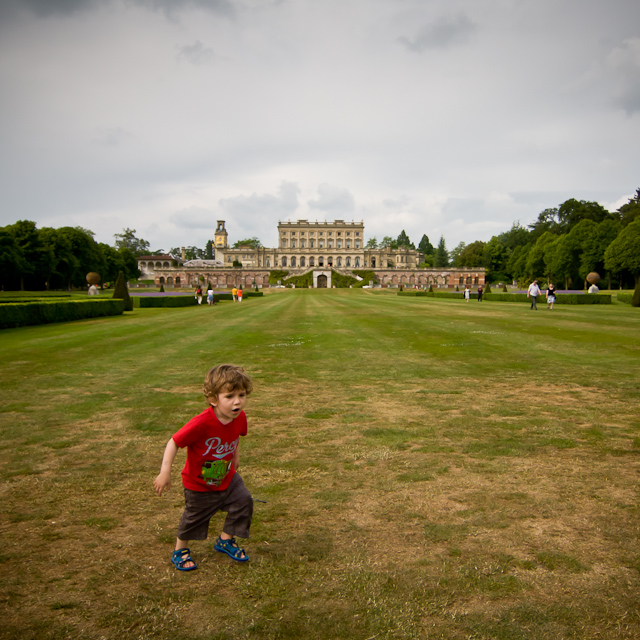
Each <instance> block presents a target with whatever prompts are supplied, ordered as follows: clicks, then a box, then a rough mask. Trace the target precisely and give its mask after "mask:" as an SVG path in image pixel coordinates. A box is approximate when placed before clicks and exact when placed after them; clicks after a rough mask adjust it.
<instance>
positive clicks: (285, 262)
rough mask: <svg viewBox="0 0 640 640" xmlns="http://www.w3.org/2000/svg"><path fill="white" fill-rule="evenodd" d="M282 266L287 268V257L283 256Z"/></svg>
mask: <svg viewBox="0 0 640 640" xmlns="http://www.w3.org/2000/svg"><path fill="white" fill-rule="evenodd" d="M282 266H283V267H286V266H287V256H282Z"/></svg>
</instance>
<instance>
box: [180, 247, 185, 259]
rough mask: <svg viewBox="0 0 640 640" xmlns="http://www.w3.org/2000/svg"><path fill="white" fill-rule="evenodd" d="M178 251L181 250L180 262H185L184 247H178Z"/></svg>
mask: <svg viewBox="0 0 640 640" xmlns="http://www.w3.org/2000/svg"><path fill="white" fill-rule="evenodd" d="M180 251H181V252H182V262H185V259H186V256H185V254H184V247H180Z"/></svg>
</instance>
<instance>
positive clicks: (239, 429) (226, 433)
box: [173, 407, 247, 491]
mask: <svg viewBox="0 0 640 640" xmlns="http://www.w3.org/2000/svg"><path fill="white" fill-rule="evenodd" d="M246 435H247V416H246V415H245V414H244V411H241V412H240V415H239V416H238V417H237V418H235V419H234V420H232V421H231V422H230V423H229V424H222V423H221V422H220V420H218V418H217V417H216V414H215V413H214V411H213V407H209V408H208V409H206V410H205V411H203V412H202V413H201V414H200V415H197V416H195V418H191V420H189V422H187V424H185V425H184V427H182V429H180V431H178V432H177V433H176V434H175V435H174V436H173V441H174V442H175V443H176V445H178V447H179V448H180V449H182V448H183V447H187V462H186V464H185V465H184V469H183V470H182V484H183V485H184V486H185V488H186V489H191V490H193V491H223V490H224V489H226V488H227V487H228V486H229V483H230V482H231V478H233V474H234V473H235V472H236V470H235V468H234V466H233V464H231V460H232V458H233V453H234V451H235V450H236V449H237V448H238V444H239V443H240V436H246Z"/></svg>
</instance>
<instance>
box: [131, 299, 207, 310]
mask: <svg viewBox="0 0 640 640" xmlns="http://www.w3.org/2000/svg"><path fill="white" fill-rule="evenodd" d="M131 298H132V299H133V306H134V307H139V308H141V309H149V308H158V307H164V308H166V307H172V308H175V307H193V306H195V305H197V304H198V301H197V300H196V298H195V296H131Z"/></svg>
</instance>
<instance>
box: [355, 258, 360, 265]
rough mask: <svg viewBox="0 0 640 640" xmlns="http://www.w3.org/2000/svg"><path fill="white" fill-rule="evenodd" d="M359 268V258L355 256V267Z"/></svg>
mask: <svg viewBox="0 0 640 640" xmlns="http://www.w3.org/2000/svg"><path fill="white" fill-rule="evenodd" d="M359 266H360V258H359V257H358V256H356V267H359Z"/></svg>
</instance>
